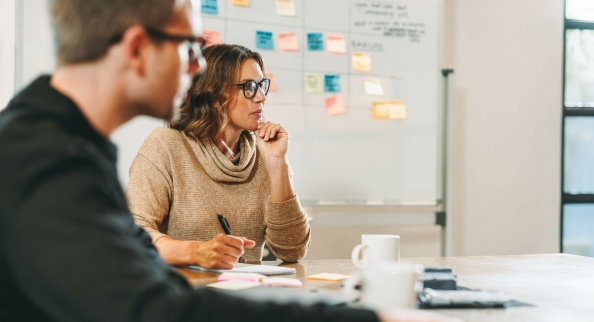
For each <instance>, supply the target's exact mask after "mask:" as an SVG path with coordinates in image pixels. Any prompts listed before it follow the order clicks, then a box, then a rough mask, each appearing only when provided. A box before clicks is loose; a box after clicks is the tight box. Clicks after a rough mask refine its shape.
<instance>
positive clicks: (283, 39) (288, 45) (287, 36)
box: [278, 33, 299, 51]
mask: <svg viewBox="0 0 594 322" xmlns="http://www.w3.org/2000/svg"><path fill="white" fill-rule="evenodd" d="M278 44H279V46H280V49H281V50H286V51H289V50H291V51H298V50H299V42H298V41H297V36H296V35H295V34H294V33H281V34H279V35H278Z"/></svg>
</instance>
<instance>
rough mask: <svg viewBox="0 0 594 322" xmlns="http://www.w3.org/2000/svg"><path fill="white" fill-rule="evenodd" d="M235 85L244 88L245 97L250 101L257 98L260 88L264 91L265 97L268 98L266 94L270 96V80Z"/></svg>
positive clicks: (250, 81)
mask: <svg viewBox="0 0 594 322" xmlns="http://www.w3.org/2000/svg"><path fill="white" fill-rule="evenodd" d="M235 85H237V86H242V87H243V96H245V98H247V99H250V98H252V97H254V96H256V93H257V92H258V87H260V88H261V89H262V92H263V93H264V96H266V94H268V90H269V89H270V79H268V78H264V79H263V80H262V81H260V82H256V81H255V80H249V81H247V82H245V83H241V84H235Z"/></svg>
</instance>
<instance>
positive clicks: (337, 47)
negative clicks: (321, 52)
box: [326, 34, 346, 54]
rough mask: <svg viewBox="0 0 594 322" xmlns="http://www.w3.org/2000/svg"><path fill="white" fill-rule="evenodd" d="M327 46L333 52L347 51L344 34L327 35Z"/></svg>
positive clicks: (341, 52)
mask: <svg viewBox="0 0 594 322" xmlns="http://www.w3.org/2000/svg"><path fill="white" fill-rule="evenodd" d="M326 48H328V51H329V52H331V53H335V54H344V53H346V42H345V41H344V36H343V35H338V34H328V35H326Z"/></svg>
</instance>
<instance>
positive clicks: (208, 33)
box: [202, 29, 221, 47]
mask: <svg viewBox="0 0 594 322" xmlns="http://www.w3.org/2000/svg"><path fill="white" fill-rule="evenodd" d="M202 37H203V38H204V40H206V44H205V45H204V46H205V47H208V46H212V45H217V44H220V43H221V33H220V32H219V31H216V30H206V29H204V30H202Z"/></svg>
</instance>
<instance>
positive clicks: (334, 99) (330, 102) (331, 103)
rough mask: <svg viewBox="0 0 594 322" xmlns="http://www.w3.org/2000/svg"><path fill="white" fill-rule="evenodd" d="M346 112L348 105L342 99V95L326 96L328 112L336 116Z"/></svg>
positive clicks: (329, 114)
mask: <svg viewBox="0 0 594 322" xmlns="http://www.w3.org/2000/svg"><path fill="white" fill-rule="evenodd" d="M344 113H346V107H345V106H344V101H343V100H342V95H336V96H330V97H328V98H326V114H327V115H328V116H336V115H340V114H344Z"/></svg>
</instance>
